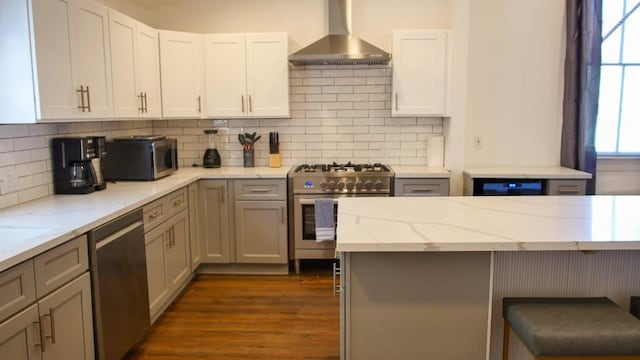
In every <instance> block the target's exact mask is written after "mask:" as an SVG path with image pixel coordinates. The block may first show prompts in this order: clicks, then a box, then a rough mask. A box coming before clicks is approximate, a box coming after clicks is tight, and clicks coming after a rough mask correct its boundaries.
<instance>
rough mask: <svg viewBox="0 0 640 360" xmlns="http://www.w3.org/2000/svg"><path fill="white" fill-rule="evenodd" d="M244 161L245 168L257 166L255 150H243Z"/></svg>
mask: <svg viewBox="0 0 640 360" xmlns="http://www.w3.org/2000/svg"><path fill="white" fill-rule="evenodd" d="M242 160H243V163H244V167H254V166H255V154H254V151H253V149H249V150H242Z"/></svg>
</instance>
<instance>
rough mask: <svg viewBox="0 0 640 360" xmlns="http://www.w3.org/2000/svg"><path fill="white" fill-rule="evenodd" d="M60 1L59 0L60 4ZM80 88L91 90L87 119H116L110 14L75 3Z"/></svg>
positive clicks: (81, 1)
mask: <svg viewBox="0 0 640 360" xmlns="http://www.w3.org/2000/svg"><path fill="white" fill-rule="evenodd" d="M56 1H57V0H56ZM75 1H76V6H75V22H76V47H77V51H76V56H77V61H76V63H75V64H74V67H75V66H77V68H78V83H77V84H76V85H77V86H80V85H84V86H86V87H87V88H88V90H87V93H86V95H85V105H86V106H87V107H88V111H85V112H82V113H81V114H82V116H83V117H90V118H96V117H102V118H104V117H112V116H113V103H112V98H111V96H112V89H111V56H110V50H109V49H110V46H109V17H108V10H107V8H106V7H104V6H102V5H98V4H97V3H94V2H92V1H89V0H75Z"/></svg>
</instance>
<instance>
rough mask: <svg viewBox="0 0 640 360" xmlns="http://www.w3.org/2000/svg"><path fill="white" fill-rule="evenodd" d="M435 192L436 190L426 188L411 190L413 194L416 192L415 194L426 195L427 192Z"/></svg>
mask: <svg viewBox="0 0 640 360" xmlns="http://www.w3.org/2000/svg"><path fill="white" fill-rule="evenodd" d="M434 190H435V189H434V188H427V187H425V188H414V189H411V192H414V193H426V192H432V191H434Z"/></svg>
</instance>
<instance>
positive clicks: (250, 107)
mask: <svg viewBox="0 0 640 360" xmlns="http://www.w3.org/2000/svg"><path fill="white" fill-rule="evenodd" d="M249 112H253V101H251V95H249Z"/></svg>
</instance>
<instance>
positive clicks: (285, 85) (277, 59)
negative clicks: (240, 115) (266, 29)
mask: <svg viewBox="0 0 640 360" xmlns="http://www.w3.org/2000/svg"><path fill="white" fill-rule="evenodd" d="M288 51H289V48H288V39H287V34H286V33H278V34H249V35H247V96H248V109H247V110H248V111H249V115H251V116H258V117H288V116H289V63H288V62H287V56H288Z"/></svg>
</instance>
